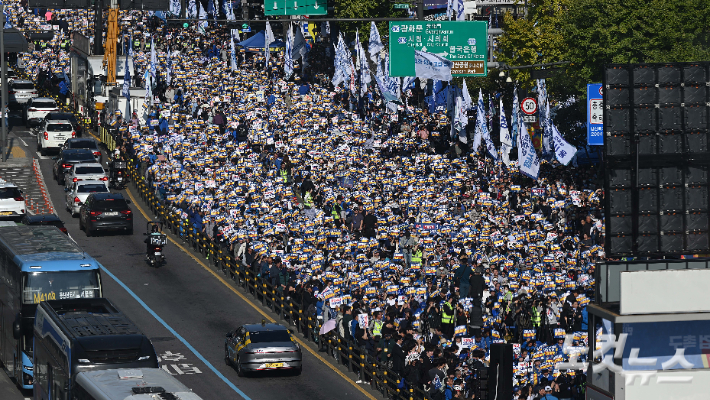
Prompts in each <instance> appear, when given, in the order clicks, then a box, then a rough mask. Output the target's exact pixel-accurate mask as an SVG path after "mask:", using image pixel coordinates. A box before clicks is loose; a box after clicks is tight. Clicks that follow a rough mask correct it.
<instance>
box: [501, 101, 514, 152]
mask: <svg viewBox="0 0 710 400" xmlns="http://www.w3.org/2000/svg"><path fill="white" fill-rule="evenodd" d="M512 148H513V141H512V140H511V138H510V130H509V129H508V121H506V120H505V111H504V110H503V99H500V154H501V158H502V159H503V163H504V164H505V165H507V166H510V155H509V153H510V149H512Z"/></svg>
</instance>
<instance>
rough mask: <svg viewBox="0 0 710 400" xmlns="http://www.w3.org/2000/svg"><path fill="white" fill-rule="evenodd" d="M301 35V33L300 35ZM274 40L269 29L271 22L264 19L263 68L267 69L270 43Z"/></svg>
mask: <svg viewBox="0 0 710 400" xmlns="http://www.w3.org/2000/svg"><path fill="white" fill-rule="evenodd" d="M301 37H303V35H301ZM273 41H274V33H273V32H272V31H271V24H269V21H266V34H265V35H264V55H265V57H266V61H265V62H264V68H266V69H267V70H268V69H269V58H270V57H271V43H273Z"/></svg>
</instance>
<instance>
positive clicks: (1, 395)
mask: <svg viewBox="0 0 710 400" xmlns="http://www.w3.org/2000/svg"><path fill="white" fill-rule="evenodd" d="M0 399H2V400H25V396H23V395H22V393H20V390H19V389H18V388H17V386H15V384H14V383H12V381H11V380H10V377H8V376H7V374H6V373H5V371H0Z"/></svg>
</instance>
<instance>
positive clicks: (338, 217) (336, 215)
mask: <svg viewBox="0 0 710 400" xmlns="http://www.w3.org/2000/svg"><path fill="white" fill-rule="evenodd" d="M330 213H331V214H332V215H333V219H335V220H338V219H340V213H339V212H337V211H336V210H335V206H333V211H331V212H330ZM375 324H377V322H375Z"/></svg>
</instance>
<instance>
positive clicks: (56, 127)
mask: <svg viewBox="0 0 710 400" xmlns="http://www.w3.org/2000/svg"><path fill="white" fill-rule="evenodd" d="M71 130H72V127H71V125H69V124H49V125H47V132H66V131H71Z"/></svg>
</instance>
